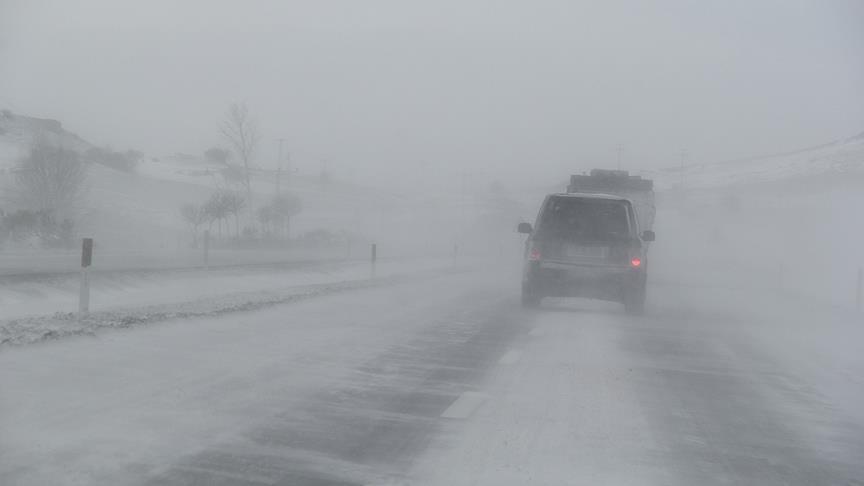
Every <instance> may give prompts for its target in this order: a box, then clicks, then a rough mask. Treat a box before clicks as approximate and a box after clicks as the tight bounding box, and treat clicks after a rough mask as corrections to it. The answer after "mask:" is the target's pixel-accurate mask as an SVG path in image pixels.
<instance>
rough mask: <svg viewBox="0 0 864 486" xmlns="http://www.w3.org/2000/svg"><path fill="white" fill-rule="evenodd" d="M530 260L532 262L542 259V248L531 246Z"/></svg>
mask: <svg viewBox="0 0 864 486" xmlns="http://www.w3.org/2000/svg"><path fill="white" fill-rule="evenodd" d="M528 260H529V261H532V262H536V261H539V260H540V250H539V249H537V248H531V251H530V252H529V253H528Z"/></svg>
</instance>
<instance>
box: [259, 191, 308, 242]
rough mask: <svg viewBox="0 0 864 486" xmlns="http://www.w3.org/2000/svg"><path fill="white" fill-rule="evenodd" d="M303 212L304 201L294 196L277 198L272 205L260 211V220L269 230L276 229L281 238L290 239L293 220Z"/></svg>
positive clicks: (288, 195)
mask: <svg viewBox="0 0 864 486" xmlns="http://www.w3.org/2000/svg"><path fill="white" fill-rule="evenodd" d="M302 210H303V201H302V200H301V199H300V198H299V197H297V196H295V195H293V194H285V195H282V196H277V197H275V198H274V199H273V200H272V201H271V202H270V204H268V205H267V206H264V207H263V208H261V209H259V210H258V220H259V221H261V223H262V224H264V225H265V226H266V228H267V230H268V232H269V231H270V229H271V228H275V229H276V232H277V234H278V235H279V236H282V235H284V236H285V237H286V238H288V237H290V227H291V218H293V217H294V216H296V215H298V214H300V211H302Z"/></svg>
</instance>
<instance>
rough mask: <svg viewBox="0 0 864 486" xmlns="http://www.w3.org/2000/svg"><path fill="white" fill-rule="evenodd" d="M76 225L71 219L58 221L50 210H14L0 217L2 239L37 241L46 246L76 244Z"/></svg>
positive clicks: (71, 245)
mask: <svg viewBox="0 0 864 486" xmlns="http://www.w3.org/2000/svg"><path fill="white" fill-rule="evenodd" d="M74 240H75V225H74V223H73V222H72V221H71V220H69V219H64V220H62V221H59V222H58V221H57V220H56V218H54V216H53V214H52V213H51V212H50V211H31V210H27V209H23V210H19V211H14V212H11V213H9V214H5V215H3V216H2V217H0V241H2V242H4V243H5V242H13V243H18V244H20V243H27V242H36V243H38V244H39V245H41V246H42V247H44V248H71V247H73V246H74Z"/></svg>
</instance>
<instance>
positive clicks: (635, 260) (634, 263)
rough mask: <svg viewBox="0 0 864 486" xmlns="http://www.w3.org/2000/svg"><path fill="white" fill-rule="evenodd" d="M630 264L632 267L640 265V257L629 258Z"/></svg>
mask: <svg viewBox="0 0 864 486" xmlns="http://www.w3.org/2000/svg"><path fill="white" fill-rule="evenodd" d="M630 266H631V267H633V268H639V267H641V266H642V259H641V258H639V257H633V258H632V259H631V260H630Z"/></svg>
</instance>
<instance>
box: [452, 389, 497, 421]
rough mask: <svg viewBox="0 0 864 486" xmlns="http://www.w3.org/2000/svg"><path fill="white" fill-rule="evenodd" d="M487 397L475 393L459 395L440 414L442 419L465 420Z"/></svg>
mask: <svg viewBox="0 0 864 486" xmlns="http://www.w3.org/2000/svg"><path fill="white" fill-rule="evenodd" d="M486 398H487V396H486V395H484V394H482V393H477V392H465V393H463V394H461V395H459V398H457V399H456V400H455V401H454V402H453V403H451V404H450V406H449V407H447V410H444V413H442V414H441V417H442V418H452V419H465V418H468V417H470V416H471V414H473V413H474V412H475V411H476V410H477V409H478V408H480V405H482V404H483V402H485V401H486Z"/></svg>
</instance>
